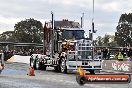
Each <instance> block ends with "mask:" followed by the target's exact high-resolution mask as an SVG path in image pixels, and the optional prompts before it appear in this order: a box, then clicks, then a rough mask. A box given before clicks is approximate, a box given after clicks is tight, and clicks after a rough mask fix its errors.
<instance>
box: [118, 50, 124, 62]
mask: <svg viewBox="0 0 132 88" xmlns="http://www.w3.org/2000/svg"><path fill="white" fill-rule="evenodd" d="M123 59H124V57H123V55H122V53H121V52H119V54H118V60H119V61H123Z"/></svg>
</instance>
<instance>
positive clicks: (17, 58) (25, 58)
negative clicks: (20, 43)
mask: <svg viewBox="0 0 132 88" xmlns="http://www.w3.org/2000/svg"><path fill="white" fill-rule="evenodd" d="M7 62H20V63H27V64H29V63H30V56H20V55H14V56H12V57H11V58H10V59H8V60H7Z"/></svg>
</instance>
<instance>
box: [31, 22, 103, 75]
mask: <svg viewBox="0 0 132 88" xmlns="http://www.w3.org/2000/svg"><path fill="white" fill-rule="evenodd" d="M53 25H54V26H53ZM84 33H85V31H84V30H83V29H82V28H81V26H80V24H79V22H75V21H68V20H62V21H54V22H47V23H45V26H44V40H43V42H44V45H43V51H44V52H43V54H32V55H31V57H30V66H31V67H34V69H38V70H46V68H47V67H54V69H55V70H56V71H59V72H62V73H67V72H70V71H72V72H76V71H77V68H78V67H80V66H81V68H82V69H84V70H86V71H89V72H90V73H91V74H95V70H101V69H102V66H101V59H102V55H98V54H97V53H95V52H94V46H93V41H92V40H91V39H90V38H85V36H84Z"/></svg>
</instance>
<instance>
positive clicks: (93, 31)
mask: <svg viewBox="0 0 132 88" xmlns="http://www.w3.org/2000/svg"><path fill="white" fill-rule="evenodd" d="M92 14H93V17H92V31H91V32H92V33H91V41H92V59H94V40H93V33H95V30H94V0H93V12H92Z"/></svg>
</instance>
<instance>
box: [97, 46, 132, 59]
mask: <svg viewBox="0 0 132 88" xmlns="http://www.w3.org/2000/svg"><path fill="white" fill-rule="evenodd" d="M97 53H98V55H102V58H103V59H105V60H110V59H111V55H114V57H113V58H114V59H117V60H119V61H123V60H124V59H125V58H128V59H129V60H132V49H131V48H129V49H127V48H122V49H109V48H104V49H98V50H97Z"/></svg>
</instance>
